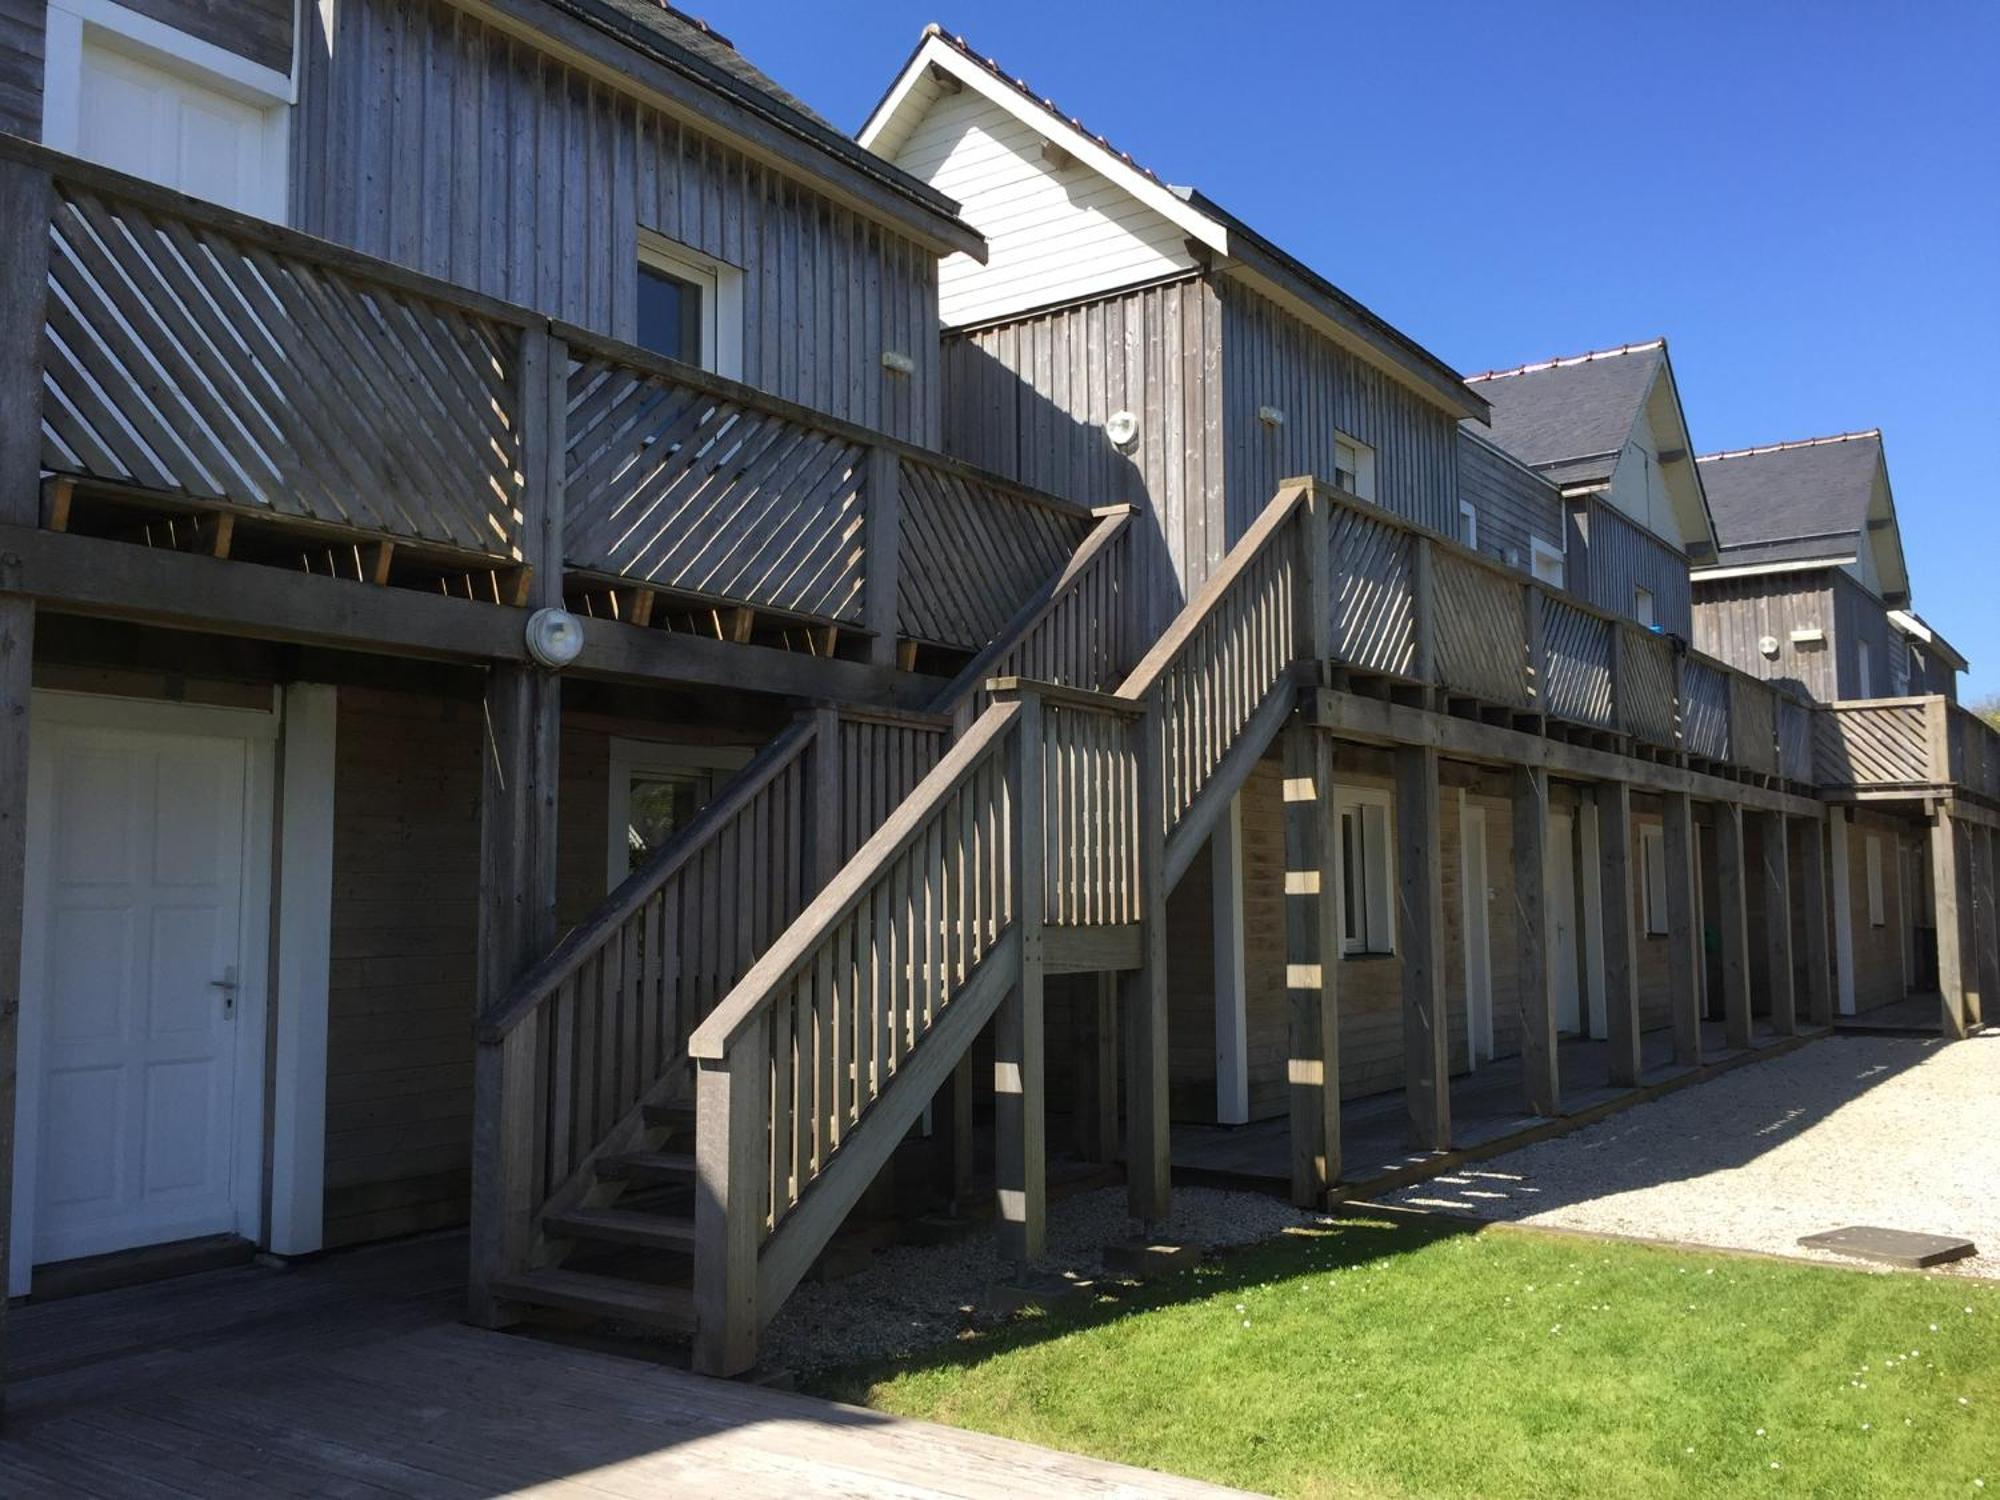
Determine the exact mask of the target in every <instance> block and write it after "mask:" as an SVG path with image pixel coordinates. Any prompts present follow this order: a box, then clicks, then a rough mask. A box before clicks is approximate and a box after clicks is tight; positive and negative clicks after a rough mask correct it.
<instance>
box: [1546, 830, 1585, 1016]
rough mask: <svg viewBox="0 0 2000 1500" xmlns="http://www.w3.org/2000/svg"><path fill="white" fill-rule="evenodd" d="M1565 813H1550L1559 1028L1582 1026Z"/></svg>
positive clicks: (1572, 856)
mask: <svg viewBox="0 0 2000 1500" xmlns="http://www.w3.org/2000/svg"><path fill="white" fill-rule="evenodd" d="M1573 838H1574V833H1573V825H1572V823H1571V820H1570V815H1569V814H1568V813H1566V812H1551V813H1550V814H1549V884H1550V886H1551V887H1552V889H1551V890H1550V892H1549V897H1550V919H1551V921H1552V922H1553V924H1554V926H1555V950H1556V951H1555V956H1554V959H1553V963H1554V967H1555V977H1556V1030H1558V1031H1560V1032H1563V1033H1564V1034H1565V1035H1567V1034H1570V1033H1574V1032H1578V1031H1581V1030H1582V1029H1583V1005H1582V996H1581V992H1580V989H1579V987H1578V984H1577V977H1578V976H1577V965H1576V847H1575V844H1574V843H1573V842H1572V840H1573Z"/></svg>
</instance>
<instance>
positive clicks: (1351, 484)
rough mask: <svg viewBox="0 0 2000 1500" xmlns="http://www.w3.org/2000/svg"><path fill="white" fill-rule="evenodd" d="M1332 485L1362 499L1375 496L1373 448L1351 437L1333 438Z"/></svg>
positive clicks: (1369, 498)
mask: <svg viewBox="0 0 2000 1500" xmlns="http://www.w3.org/2000/svg"><path fill="white" fill-rule="evenodd" d="M1333 485H1334V488H1335V489H1341V490H1346V491H1347V493H1348V494H1350V495H1354V496H1357V497H1358V498H1360V499H1362V500H1373V499H1374V498H1375V450H1374V449H1373V448H1371V447H1369V446H1368V445H1367V444H1366V443H1357V442H1355V441H1354V439H1353V438H1350V437H1341V436H1339V435H1338V434H1336V435H1335V436H1334V439H1333Z"/></svg>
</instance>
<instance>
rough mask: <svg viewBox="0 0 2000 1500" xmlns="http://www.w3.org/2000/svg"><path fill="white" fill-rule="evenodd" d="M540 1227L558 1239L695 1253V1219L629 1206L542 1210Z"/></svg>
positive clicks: (686, 1253)
mask: <svg viewBox="0 0 2000 1500" xmlns="http://www.w3.org/2000/svg"><path fill="white" fill-rule="evenodd" d="M542 1228H543V1229H544V1230H545V1231H546V1232H547V1233H549V1234H552V1235H554V1236H556V1237H557V1238H558V1239H565V1240H593V1241H596V1242H598V1243H600V1244H612V1245H638V1246H641V1247H643V1248H644V1249H647V1250H673V1251H678V1252H679V1253H680V1254H682V1255H692V1254H693V1253H694V1220H693V1219H688V1218H679V1217H675V1216H672V1215H668V1214H649V1213H640V1212H637V1211H635V1210H633V1209H629V1208H572V1209H570V1210H569V1211H568V1212H566V1213H559V1214H543V1215H542Z"/></svg>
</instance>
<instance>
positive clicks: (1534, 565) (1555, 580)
mask: <svg viewBox="0 0 2000 1500" xmlns="http://www.w3.org/2000/svg"><path fill="white" fill-rule="evenodd" d="M1528 557H1529V563H1530V571H1531V572H1533V573H1534V575H1535V577H1537V578H1539V579H1540V580H1541V581H1542V582H1543V583H1548V584H1553V585H1555V586H1556V587H1557V588H1561V587H1562V586H1563V549H1562V548H1560V547H1558V546H1557V545H1556V544H1555V543H1554V542H1545V541H1543V540H1542V539H1541V538H1540V537H1538V536H1536V537H1530V538H1528Z"/></svg>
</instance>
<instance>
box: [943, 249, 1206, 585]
mask: <svg viewBox="0 0 2000 1500" xmlns="http://www.w3.org/2000/svg"><path fill="white" fill-rule="evenodd" d="M1221 345H1222V309H1221V304H1220V302H1219V301H1218V299H1217V298H1216V295H1215V292H1214V291H1213V289H1212V288H1210V287H1209V286H1208V285H1207V283H1205V282H1203V281H1201V280H1199V279H1194V278H1190V279H1187V280H1182V281H1176V282H1170V283H1166V284H1163V285H1158V286H1151V287H1146V288H1142V289H1140V290H1137V291H1132V292H1126V293H1123V294H1121V295H1119V296H1115V297H1107V298H1104V299H1101V300H1099V301H1094V302H1087V303H1080V304H1076V305H1073V306H1067V307H1062V308H1057V309H1054V310H1052V311H1047V312H1042V313H1037V314H1035V315H1033V316H1030V317H1025V318H1020V319H1017V320H1014V321H1011V322H1006V323H997V324H991V325H988V326H986V327H982V328H975V329H970V330H967V331H965V332H962V333H955V334H953V335H951V336H950V337H948V338H947V339H946V340H945V354H944V385H945V407H946V412H945V422H944V434H945V435H944V445H945V449H946V451H947V452H950V453H952V454H955V455H956V456H958V457H960V458H964V459H968V460H970V461H971V462H973V463H976V464H980V465H983V466H984V467H986V468H989V469H994V470H997V471H999V472H1000V473H1002V474H1005V475H1008V476H1009V477H1011V478H1014V479H1018V480H1020V481H1022V482H1023V483H1026V484H1031V485H1035V486H1037V487H1039V488H1041V489H1045V490H1050V491H1053V492H1054V493H1055V494H1058V495H1062V496H1065V497H1067V498H1069V499H1071V500H1075V501H1077V502H1079V503H1080V504H1085V505H1093V506H1095V505H1111V504H1115V503H1120V502H1130V503H1132V504H1135V505H1138V506H1140V507H1142V508H1143V509H1144V510H1145V512H1146V524H1145V525H1144V526H1142V527H1141V528H1140V529H1139V531H1138V532H1137V533H1135V535H1136V537H1137V539H1138V542H1139V546H1138V550H1137V552H1136V553H1135V561H1136V563H1137V571H1138V574H1139V577H1140V580H1141V587H1142V589H1143V590H1144V593H1143V596H1142V598H1143V604H1142V608H1143V610H1144V611H1145V616H1146V617H1147V618H1150V619H1152V620H1154V621H1155V622H1162V623H1163V622H1164V621H1165V620H1166V619H1168V618H1171V616H1172V615H1173V613H1174V612H1175V611H1176V610H1177V609H1178V608H1179V607H1180V604H1181V601H1182V599H1183V597H1184V591H1186V590H1191V589H1193V588H1196V587H1198V586H1199V584H1200V583H1201V581H1202V580H1203V579H1204V578H1206V577H1207V576H1208V571H1209V569H1210V568H1212V567H1213V566H1214V565H1215V563H1216V562H1217V560H1218V559H1220V558H1221V556H1222V554H1223V552H1224V551H1225V550H1227V546H1228V536H1227V535H1226V534H1225V528H1224V527H1223V525H1222V524H1221V521H1220V517H1219V511H1220V506H1219V505H1218V503H1217V498H1216V497H1218V496H1219V495H1220V494H1221V492H1222V482H1223V475H1222V452H1221V434H1222V381H1221V374H1220V368H1221V366H1220V360H1221ZM1121 410H1129V411H1131V412H1133V413H1134V414H1135V415H1136V416H1137V417H1138V418H1139V437H1138V442H1137V444H1136V445H1135V447H1134V448H1133V450H1132V452H1131V453H1130V454H1125V453H1121V452H1119V450H1118V449H1117V448H1116V447H1114V446H1113V445H1112V443H1111V441H1110V439H1108V438H1107V437H1105V435H1104V421H1105V419H1106V418H1107V417H1109V416H1110V415H1111V414H1112V413H1113V412H1116V411H1121Z"/></svg>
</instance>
